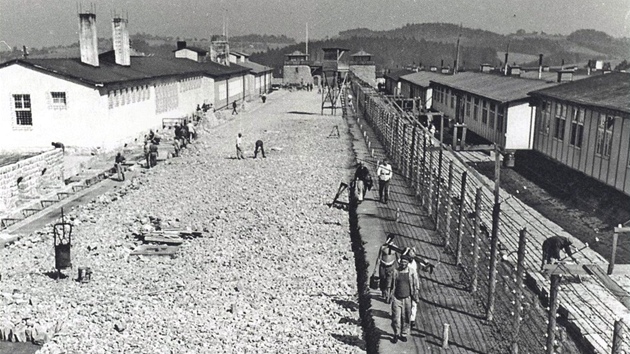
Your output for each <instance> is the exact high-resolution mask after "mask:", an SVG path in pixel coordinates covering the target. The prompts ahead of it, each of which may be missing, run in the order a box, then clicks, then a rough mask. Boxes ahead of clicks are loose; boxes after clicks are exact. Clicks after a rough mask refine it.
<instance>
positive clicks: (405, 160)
mask: <svg viewBox="0 0 630 354" xmlns="http://www.w3.org/2000/svg"><path fill="white" fill-rule="evenodd" d="M400 143H401V145H402V146H401V156H400V158H401V160H402V161H401V164H400V169H401V170H402V173H403V176H405V178H409V154H408V150H407V147H408V146H409V145H408V144H407V124H403V134H402V139H401V142H400Z"/></svg>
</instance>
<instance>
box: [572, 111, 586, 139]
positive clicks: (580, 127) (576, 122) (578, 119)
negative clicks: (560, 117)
mask: <svg viewBox="0 0 630 354" xmlns="http://www.w3.org/2000/svg"><path fill="white" fill-rule="evenodd" d="M583 132H584V109H582V108H580V109H578V108H575V107H573V109H572V111H571V137H570V140H569V144H570V145H573V146H575V147H577V148H581V147H582V134H583Z"/></svg>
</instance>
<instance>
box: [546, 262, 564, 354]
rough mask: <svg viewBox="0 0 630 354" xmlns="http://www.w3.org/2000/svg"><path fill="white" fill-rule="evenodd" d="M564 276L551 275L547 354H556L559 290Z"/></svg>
mask: <svg viewBox="0 0 630 354" xmlns="http://www.w3.org/2000/svg"><path fill="white" fill-rule="evenodd" d="M561 277H562V275H560V274H551V288H550V289H549V317H548V321H547V345H546V346H545V353H546V354H554V353H555V350H554V349H555V347H554V345H555V344H554V342H555V340H556V314H557V312H558V290H559V289H560V279H561Z"/></svg>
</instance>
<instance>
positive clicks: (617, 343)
mask: <svg viewBox="0 0 630 354" xmlns="http://www.w3.org/2000/svg"><path fill="white" fill-rule="evenodd" d="M625 332H626V330H625V323H623V320H622V319H621V318H620V319H618V320H616V321H615V328H614V331H613V341H612V354H621V353H623V350H622V344H621V343H623V337H624V336H625Z"/></svg>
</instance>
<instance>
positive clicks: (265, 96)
mask: <svg viewBox="0 0 630 354" xmlns="http://www.w3.org/2000/svg"><path fill="white" fill-rule="evenodd" d="M260 99H261V100H262V103H265V101H267V95H265V93H264V92H263V94H262V95H260Z"/></svg>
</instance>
